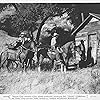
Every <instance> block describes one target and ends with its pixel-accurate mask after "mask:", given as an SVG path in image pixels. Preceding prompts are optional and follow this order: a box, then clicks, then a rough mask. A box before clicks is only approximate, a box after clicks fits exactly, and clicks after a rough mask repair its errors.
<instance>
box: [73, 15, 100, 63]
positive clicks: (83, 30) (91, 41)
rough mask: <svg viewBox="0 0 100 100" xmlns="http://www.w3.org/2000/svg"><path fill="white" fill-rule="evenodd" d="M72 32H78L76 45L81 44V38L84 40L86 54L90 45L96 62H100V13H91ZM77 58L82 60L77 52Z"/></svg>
mask: <svg viewBox="0 0 100 100" xmlns="http://www.w3.org/2000/svg"><path fill="white" fill-rule="evenodd" d="M72 34H76V37H75V43H76V45H79V44H80V40H84V44H85V49H86V56H87V49H88V47H90V46H91V47H92V51H91V53H92V57H93V58H94V63H96V62H97V63H100V14H92V13H90V14H89V16H88V17H87V18H86V19H85V20H84V21H83V22H82V23H81V24H80V26H79V27H78V28H77V29H76V30H75V31H74V32H73V33H72ZM76 59H77V60H80V57H79V54H78V53H77V52H76Z"/></svg>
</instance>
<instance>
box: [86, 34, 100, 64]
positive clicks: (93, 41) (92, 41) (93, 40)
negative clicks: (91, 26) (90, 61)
mask: <svg viewBox="0 0 100 100" xmlns="http://www.w3.org/2000/svg"><path fill="white" fill-rule="evenodd" d="M90 46H91V47H92V51H91V55H92V57H93V58H94V63H96V60H97V47H98V41H97V34H96V33H94V34H90V35H88V47H90Z"/></svg>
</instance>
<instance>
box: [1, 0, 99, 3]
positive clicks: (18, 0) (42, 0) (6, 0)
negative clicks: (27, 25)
mask: <svg viewBox="0 0 100 100" xmlns="http://www.w3.org/2000/svg"><path fill="white" fill-rule="evenodd" d="M0 3H100V0H0Z"/></svg>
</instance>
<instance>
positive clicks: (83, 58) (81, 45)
mask: <svg viewBox="0 0 100 100" xmlns="http://www.w3.org/2000/svg"><path fill="white" fill-rule="evenodd" d="M80 48H81V54H80V56H81V59H82V60H85V59H86V56H85V45H84V41H83V40H81V44H80Z"/></svg>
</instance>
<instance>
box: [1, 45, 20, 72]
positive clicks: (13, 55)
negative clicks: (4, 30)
mask: <svg viewBox="0 0 100 100" xmlns="http://www.w3.org/2000/svg"><path fill="white" fill-rule="evenodd" d="M6 46H7V44H6ZM19 52H20V49H18V50H15V51H14V50H12V49H10V48H9V47H8V46H7V47H6V48H5V50H4V51H3V52H2V53H1V54H0V60H1V65H0V66H1V67H0V68H4V67H5V66H6V68H7V70H8V72H11V69H12V71H13V70H16V69H17V68H18V63H19V62H20V57H19Z"/></svg>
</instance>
